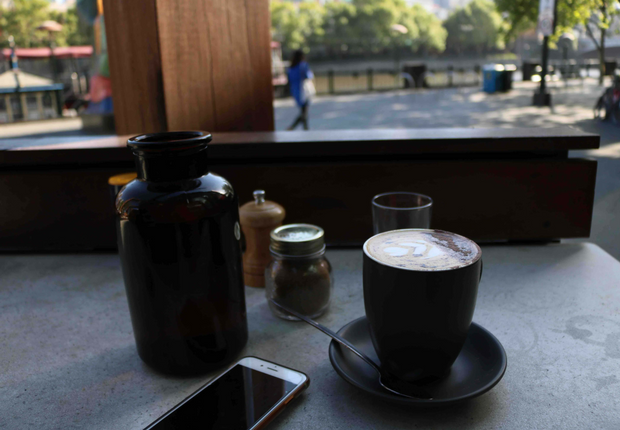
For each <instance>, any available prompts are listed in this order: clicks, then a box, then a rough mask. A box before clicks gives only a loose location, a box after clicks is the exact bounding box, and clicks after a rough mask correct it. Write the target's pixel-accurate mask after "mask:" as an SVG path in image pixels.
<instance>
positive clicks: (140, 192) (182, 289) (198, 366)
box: [116, 131, 248, 375]
mask: <svg viewBox="0 0 620 430" xmlns="http://www.w3.org/2000/svg"><path fill="white" fill-rule="evenodd" d="M210 141H211V135H210V134H209V133H204V132H198V131H187V132H167V133H155V134H147V135H143V136H137V137H134V138H131V139H129V141H128V143H127V145H128V146H129V148H130V149H131V150H132V152H133V154H134V157H135V161H136V165H137V168H138V178H137V179H135V180H133V181H131V182H129V183H128V184H127V185H125V186H124V187H123V188H122V189H121V190H120V192H119V193H118V195H117V197H116V225H117V234H118V248H119V254H120V258H121V263H122V269H123V276H124V280H125V289H126V291H127V300H128V302H129V311H130V314H131V322H132V325H133V330H134V336H135V339H136V344H137V348H138V354H139V355H140V357H141V358H142V360H144V361H145V362H146V363H147V364H149V365H150V366H152V367H154V368H155V369H157V370H159V371H160V372H163V373H169V374H176V375H191V374H198V373H205V372H209V371H213V370H215V369H217V368H219V367H222V366H224V365H226V364H228V363H230V362H231V361H232V360H234V359H235V358H236V357H237V355H238V354H239V352H241V350H242V349H243V347H244V346H245V344H246V342H247V339H248V325H247V316H246V306H245V289H244V286H243V271H242V265H241V246H240V237H241V234H240V227H239V210H238V208H239V203H238V199H237V195H236V193H235V192H234V190H233V188H232V186H231V185H230V183H229V182H228V181H227V180H226V179H224V178H222V177H221V176H218V175H215V174H213V173H209V169H208V157H207V144H208V142H210Z"/></svg>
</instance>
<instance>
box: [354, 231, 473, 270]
mask: <svg viewBox="0 0 620 430" xmlns="http://www.w3.org/2000/svg"><path fill="white" fill-rule="evenodd" d="M364 250H365V251H366V253H367V254H368V255H369V256H370V257H372V258H374V259H375V260H378V261H379V262H381V263H383V264H386V265H389V266H395V267H402V268H405V269H410V270H421V271H434V270H450V269H456V268H459V267H464V266H468V265H470V264H471V263H473V262H475V261H476V260H477V259H478V258H479V257H480V255H481V254H482V251H481V250H480V248H479V247H478V245H476V243H475V242H473V241H471V240H469V239H467V238H465V237H463V236H459V235H458V234H454V233H448V232H446V231H441V230H395V231H388V232H385V233H381V234H378V235H376V236H373V237H371V238H370V239H368V241H366V243H365V244H364Z"/></svg>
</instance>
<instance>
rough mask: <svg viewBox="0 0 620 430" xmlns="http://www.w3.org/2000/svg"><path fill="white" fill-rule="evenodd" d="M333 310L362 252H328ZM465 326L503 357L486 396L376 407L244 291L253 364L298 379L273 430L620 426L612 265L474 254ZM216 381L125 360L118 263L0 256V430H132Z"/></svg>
mask: <svg viewBox="0 0 620 430" xmlns="http://www.w3.org/2000/svg"><path fill="white" fill-rule="evenodd" d="M328 258H329V259H330V261H331V262H332V265H333V267H334V277H335V289H334V299H333V302H332V305H331V308H330V310H329V311H328V313H327V314H325V315H324V316H322V317H321V318H319V321H320V322H321V323H323V324H325V325H327V326H328V327H330V328H332V329H334V330H338V329H339V328H340V327H342V326H343V325H345V324H346V323H348V322H349V321H351V320H353V319H355V318H358V317H360V316H362V315H363V314H364V305H363V295H362V282H361V280H362V276H361V269H362V253H361V251H360V250H330V251H328ZM483 258H484V265H485V266H484V274H483V276H482V282H481V284H480V289H479V295H478V303H477V307H476V313H475V315H474V321H476V322H477V323H479V324H481V325H482V326H484V327H486V328H487V329H488V330H490V331H491V332H492V333H493V334H495V336H497V338H498V339H499V340H500V341H501V342H502V344H503V345H504V347H505V349H506V352H507V354H508V369H507V371H506V375H505V376H504V378H503V379H502V381H500V383H499V384H498V385H497V386H496V387H495V388H494V389H492V390H491V391H489V392H488V393H486V394H484V395H482V396H481V397H478V398H476V399H473V400H471V401H468V402H465V403H462V404H458V405H455V406H452V407H448V408H436V409H424V410H419V409H413V408H408V407H403V406H397V405H393V404H390V403H386V402H384V401H381V400H378V399H376V398H374V397H371V396H370V395H368V394H366V393H364V392H362V391H360V390H358V389H356V388H355V387H353V386H351V385H349V384H348V383H346V382H345V381H344V380H342V379H341V378H340V377H339V376H338V375H337V374H336V372H335V371H334V370H333V369H332V367H331V364H330V362H329V358H328V347H329V343H330V339H329V338H328V337H327V336H325V335H324V334H322V333H320V332H319V331H317V330H316V329H314V328H312V327H310V326H308V325H306V324H304V323H295V322H286V321H282V320H280V319H277V318H276V317H274V316H273V315H272V314H271V312H270V311H269V309H268V307H267V304H266V302H265V299H264V295H263V294H264V292H263V291H262V290H256V289H250V288H248V289H247V290H246V292H247V299H248V323H249V328H250V340H249V342H248V345H247V347H246V348H245V350H244V351H243V353H242V354H241V356H245V355H255V356H258V357H261V358H265V359H267V360H272V361H275V362H277V363H280V364H282V365H284V366H288V367H292V368H294V369H298V370H301V371H303V372H305V373H306V374H308V375H309V377H310V379H311V384H310V387H309V388H308V390H306V392H305V394H304V395H302V396H300V397H299V398H298V399H296V400H295V401H293V402H292V403H291V404H290V405H289V406H288V407H287V408H286V409H285V411H284V412H283V413H282V414H281V415H280V416H279V417H277V418H276V420H275V421H274V422H273V423H272V424H271V426H270V427H269V428H272V429H315V428H316V429H344V428H364V429H366V428H368V429H374V428H391V429H410V428H419V429H422V428H434V429H444V428H446V429H447V428H450V429H453V428H459V429H469V428H471V429H498V428H503V429H527V428H538V429H550V428H563V429H585V428H597V429H618V428H620V371H619V370H618V369H620V263H619V262H618V261H616V260H615V259H614V258H612V257H611V256H609V255H608V254H607V253H605V252H604V251H603V250H601V249H600V248H599V247H597V246H596V245H592V244H555V245H536V246H486V247H483ZM214 375H215V374H211V375H205V376H203V377H198V378H173V377H167V376H163V375H161V374H158V373H155V372H153V371H152V370H150V369H149V368H148V367H147V366H146V365H145V364H143V363H142V361H141V360H140V358H139V357H138V355H137V353H136V349H135V343H134V338H133V333H132V329H131V322H130V318H129V311H128V306H127V302H126V298H125V291H124V286H123V281H122V275H121V270H120V262H119V259H118V256H117V255H113V254H88V255H67V254H64V255H2V256H0V428H2V429H4V428H6V429H30V428H33V429H59V428H63V429H143V428H144V427H145V426H146V425H148V424H149V423H151V422H152V421H154V420H155V419H156V418H157V417H158V416H160V415H162V414H163V413H164V412H166V411H167V410H168V409H169V408H171V407H173V406H174V405H176V404H177V403H178V402H179V401H180V400H182V399H183V398H185V397H186V396H187V395H189V394H191V393H192V392H193V391H195V390H196V389H197V388H199V387H200V386H201V385H203V384H204V383H205V382H206V381H207V380H208V379H210V377H212V376H214Z"/></svg>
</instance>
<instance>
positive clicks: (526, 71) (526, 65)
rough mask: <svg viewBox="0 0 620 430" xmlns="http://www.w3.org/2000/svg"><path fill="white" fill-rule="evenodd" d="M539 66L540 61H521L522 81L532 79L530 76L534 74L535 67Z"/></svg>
mask: <svg viewBox="0 0 620 430" xmlns="http://www.w3.org/2000/svg"><path fill="white" fill-rule="evenodd" d="M537 67H540V63H532V62H529V61H524V62H523V67H522V71H523V80H524V81H531V80H532V76H533V75H535V74H536V68H537Z"/></svg>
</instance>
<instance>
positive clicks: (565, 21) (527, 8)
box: [495, 0, 605, 41]
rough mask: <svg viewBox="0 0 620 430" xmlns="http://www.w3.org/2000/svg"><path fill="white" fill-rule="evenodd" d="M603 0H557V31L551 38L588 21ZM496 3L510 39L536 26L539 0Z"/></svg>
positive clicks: (501, 0) (514, 0)
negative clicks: (503, 18)
mask: <svg viewBox="0 0 620 430" xmlns="http://www.w3.org/2000/svg"><path fill="white" fill-rule="evenodd" d="M601 1H605V0H556V5H557V6H556V8H557V17H556V23H555V24H556V25H555V33H554V35H553V37H551V40H552V41H556V40H557V39H558V38H559V37H560V35H562V34H563V33H566V32H567V31H571V30H572V29H573V28H574V27H575V26H576V25H578V24H583V23H584V22H586V20H587V19H588V18H589V17H590V14H591V12H592V10H593V9H595V7H596V3H600V2H601ZM495 4H496V6H497V10H498V11H499V12H500V13H502V14H504V16H505V21H506V24H507V25H508V32H507V33H506V36H507V38H508V39H512V38H514V37H516V36H517V35H519V33H521V32H523V31H525V30H530V29H532V28H536V24H537V22H538V7H539V0H495Z"/></svg>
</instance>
